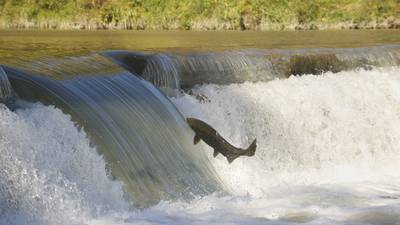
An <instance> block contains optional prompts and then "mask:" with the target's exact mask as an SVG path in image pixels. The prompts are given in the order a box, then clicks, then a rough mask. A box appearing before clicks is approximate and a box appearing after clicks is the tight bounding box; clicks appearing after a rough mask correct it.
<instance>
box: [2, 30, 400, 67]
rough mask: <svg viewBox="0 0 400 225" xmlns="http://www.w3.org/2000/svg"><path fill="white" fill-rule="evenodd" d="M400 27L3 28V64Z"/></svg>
mask: <svg viewBox="0 0 400 225" xmlns="http://www.w3.org/2000/svg"><path fill="white" fill-rule="evenodd" d="M399 36H400V30H343V31H340V30H339V31H271V32H255V31H245V32H237V31H223V32H219V31H215V32H214V31H210V32H196V31H34V30H33V31H24V30H20V31H19V30H16V31H7V30H6V31H5V30H0V59H1V61H2V63H5V62H10V61H13V60H15V59H16V58H20V59H24V60H26V59H37V58H48V57H51V56H66V55H67V56H77V55H86V54H88V53H92V52H99V51H103V50H132V51H151V52H160V51H161V52H169V53H171V52H193V51H207V52H208V51H221V50H240V49H248V48H257V49H304V48H345V47H346V48H347V47H366V46H376V45H387V44H400V38H399Z"/></svg>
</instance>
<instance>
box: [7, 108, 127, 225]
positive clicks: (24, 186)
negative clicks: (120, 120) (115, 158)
mask: <svg viewBox="0 0 400 225" xmlns="http://www.w3.org/2000/svg"><path fill="white" fill-rule="evenodd" d="M0 162H1V163H0V200H1V204H0V215H1V216H0V224H18V225H20V224H29V225H35V224H84V221H87V219H88V218H91V217H94V216H97V215H102V214H104V213H105V212H108V211H110V210H121V209H123V208H126V207H127V203H126V202H125V201H124V200H123V196H122V195H123V192H122V189H121V185H120V183H118V182H114V181H111V180H110V179H109V177H108V176H107V174H106V169H105V163H104V160H103V159H102V157H101V156H99V155H98V154H97V153H96V150H95V149H94V148H93V147H91V146H90V144H89V141H88V138H87V137H86V134H85V133H84V132H83V131H82V130H78V129H77V128H76V127H75V126H74V124H73V122H72V121H71V118H70V117H69V116H67V115H65V114H63V113H62V112H61V111H60V110H58V109H55V108H54V107H51V106H50V107H45V106H43V105H40V104H34V105H31V106H30V107H29V108H28V109H24V110H17V111H16V112H11V111H10V110H8V109H7V108H5V107H4V106H2V107H1V108H0Z"/></svg>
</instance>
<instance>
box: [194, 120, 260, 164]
mask: <svg viewBox="0 0 400 225" xmlns="http://www.w3.org/2000/svg"><path fill="white" fill-rule="evenodd" d="M186 121H187V123H188V124H189V126H190V127H191V128H192V129H193V131H194V132H195V136H194V139H193V143H194V144H197V143H199V141H200V139H201V140H203V141H204V142H205V143H207V144H208V145H209V146H210V147H212V148H213V149H214V157H216V156H217V155H218V154H219V153H221V154H222V155H223V156H225V157H226V159H227V160H228V162H229V163H232V162H233V160H235V159H236V158H238V157H239V156H253V155H254V154H255V152H256V148H257V139H254V141H253V143H251V145H250V146H249V147H248V148H247V149H241V148H236V147H235V146H233V145H231V144H230V143H228V142H227V141H226V140H225V139H224V138H223V137H222V136H221V135H220V134H219V133H218V132H217V131H216V130H215V129H214V128H212V127H211V126H210V125H208V124H207V123H205V122H203V121H201V120H198V119H195V118H187V119H186Z"/></svg>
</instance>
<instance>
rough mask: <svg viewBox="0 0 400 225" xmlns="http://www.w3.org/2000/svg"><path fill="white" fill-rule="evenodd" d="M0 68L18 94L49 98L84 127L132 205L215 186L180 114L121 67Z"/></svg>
mask: <svg viewBox="0 0 400 225" xmlns="http://www.w3.org/2000/svg"><path fill="white" fill-rule="evenodd" d="M5 71H6V73H7V75H8V77H9V79H10V82H11V85H12V86H13V88H14V90H15V92H16V93H17V95H18V96H19V98H21V99H24V100H27V101H41V102H43V103H46V104H54V105H56V106H57V107H60V108H61V109H63V110H64V111H65V112H67V113H69V114H71V115H72V116H73V118H74V119H75V120H76V121H77V122H79V123H80V125H81V126H83V127H84V128H85V130H86V131H87V132H88V133H89V134H90V136H91V138H92V140H93V142H94V143H95V144H96V145H97V146H98V150H99V151H100V153H101V154H103V155H104V157H105V159H106V160H107V163H108V165H109V166H110V169H111V171H112V174H113V175H114V176H115V177H117V178H118V179H121V180H123V181H124V184H125V189H126V190H127V192H128V193H129V194H131V196H132V198H133V202H134V204H135V205H137V206H141V207H144V206H149V205H151V204H155V203H157V202H158V201H160V200H162V199H177V198H179V199H190V198H193V197H194V196H198V195H206V194H209V193H212V192H214V191H215V190H217V187H218V178H217V177H216V176H215V174H214V172H213V168H211V167H210V166H209V162H208V160H207V159H206V158H205V157H204V153H203V152H202V151H201V150H200V149H199V148H196V147H193V144H192V143H191V135H190V134H191V133H190V131H189V127H188V126H187V125H186V123H185V121H184V119H183V117H182V116H181V115H180V114H179V112H178V111H177V110H176V109H175V107H174V106H173V105H172V104H171V103H170V102H169V100H168V99H167V98H166V97H164V95H162V94H161V93H160V92H159V91H158V90H157V89H156V88H154V87H153V86H152V85H151V84H149V83H147V82H146V81H144V80H142V79H140V78H137V77H136V76H134V75H132V74H130V73H127V72H120V73H119V74H112V75H110V76H95V77H86V78H75V79H72V80H65V81H55V80H51V79H48V78H45V77H37V76H33V75H28V74H26V73H23V72H21V71H18V70H15V69H11V68H5Z"/></svg>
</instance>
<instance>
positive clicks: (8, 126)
mask: <svg viewBox="0 0 400 225" xmlns="http://www.w3.org/2000/svg"><path fill="white" fill-rule="evenodd" d="M105 55H106V56H108V57H111V58H112V59H113V60H115V62H117V63H118V65H119V66H122V67H123V68H124V69H126V70H129V71H131V72H132V73H137V74H138V75H139V76H142V77H143V78H145V79H146V80H148V81H150V82H152V83H153V84H155V85H159V87H160V88H171V89H174V88H176V87H179V86H182V87H183V88H184V89H189V90H190V91H188V92H186V93H190V94H186V93H183V92H181V93H180V94H178V95H175V97H171V98H170V99H171V100H172V103H173V104H174V105H173V104H171V102H170V100H169V99H168V98H166V97H165V96H164V95H163V94H162V93H161V92H159V91H158V90H157V89H156V88H155V87H154V86H152V85H151V84H150V83H148V82H146V81H144V80H142V79H139V78H137V77H135V76H133V75H132V74H131V73H127V72H126V71H124V70H121V69H120V68H119V67H118V66H116V65H115V64H112V63H111V62H110V60H108V59H107V58H105V57H103V56H101V55H94V56H89V57H87V58H80V57H76V58H74V57H72V58H69V59H68V60H67V61H68V62H67V63H65V64H64V63H62V62H60V61H57V60H55V61H54V62H50V61H47V62H48V63H43V64H42V63H38V64H31V65H29V66H27V67H25V68H24V69H25V70H28V71H29V70H32V71H36V72H40V73H42V72H43V74H45V75H47V76H52V75H54V77H56V78H60V77H64V78H67V79H66V80H59V81H55V80H53V79H49V78H46V77H37V76H33V75H31V74H30V73H24V72H21V71H20V70H16V69H12V68H9V67H6V68H5V70H4V72H5V73H6V74H7V76H8V79H9V81H10V82H9V83H10V84H11V86H12V87H13V89H14V91H15V93H16V94H17V99H18V98H19V99H25V100H27V101H41V102H43V103H45V104H54V105H56V106H57V107H58V108H59V109H61V110H62V112H61V111H60V110H59V109H57V108H54V107H53V106H43V105H41V104H33V105H32V104H26V103H21V102H20V101H17V104H15V108H14V110H15V111H10V110H9V109H7V108H5V107H3V108H0V118H1V119H0V128H1V129H0V151H1V153H2V154H0V162H1V164H0V169H1V170H0V215H1V216H0V224H2V223H4V224H12V225H14V224H16V225H20V224H24V225H25V224H26V225H28V224H30V225H32V224H34V225H50V224H51V225H53V224H60V225H66V224H68V225H69V224H72V225H76V224H90V225H99V224H101V225H102V224H107V225H110V224H118V225H120V224H174V225H175V224H182V225H187V224H230V225H231V224H245V225H247V224H248V225H250V224H251V225H254V224H263V225H265V224H273V225H277V224H285V225H287V224H298V223H305V224H319V225H322V224H324V225H325V224H363V225H364V224H399V223H400V213H399V212H400V204H399V201H398V200H399V199H400V191H399V190H400V182H398V180H399V175H398V170H399V165H400V156H399V155H400V154H399V148H398V146H399V145H400V138H399V137H400V130H399V127H400V116H399V113H398V112H400V70H399V67H398V65H399V58H400V57H399V52H398V46H384V47H376V48H365V49H340V50H329V49H320V50H294V51H286V50H272V51H270V50H268V51H267V50H265V51H264V50H251V51H243V52H241V53H240V54H237V53H235V52H228V53H226V52H224V53H195V54H156V55H151V54H148V55H147V54H138V53H129V54H128V53H127V52H117V53H116V54H114V55H112V54H111V55H110V54H109V53H108V54H105ZM128 56H129V57H128ZM156 56H157V57H156ZM80 60H83V61H84V62H83V64H84V65H80V64H79V61H80ZM118 60H119V61H118ZM96 61H98V63H99V64H96ZM159 61H162V62H163V63H159ZM150 62H151V63H150ZM55 64H56V65H57V66H54V65H55ZM74 64H77V65H76V67H73V66H71V65H74ZM53 66H54V67H53ZM91 66H92V67H93V69H90V67H91ZM379 66H381V67H382V68H377V67H379ZM392 66H393V67H392ZM29 67H30V68H29ZM33 67H34V69H32V68H33ZM80 67H82V68H80ZM87 67H89V68H87ZM158 67H162V68H163V69H160V68H158ZM58 68H61V69H60V70H58ZM246 68H248V70H247V69H246ZM360 68H361V69H360ZM62 71H71V74H69V75H66V73H63V72H62ZM79 71H84V73H87V71H89V73H88V74H91V75H95V74H101V75H106V76H87V77H83V76H82V77H77V76H76V74H79ZM85 71H86V72H85ZM101 71H103V72H101ZM144 71H146V72H145V73H144ZM160 71H162V72H160ZM310 71H311V72H310ZM324 71H331V72H324ZM290 73H294V74H300V75H301V76H290V77H288V75H289V74H290ZM308 73H313V74H314V73H315V74H320V75H318V76H314V75H310V74H308ZM143 74H145V75H143ZM151 74H153V75H151ZM163 76H164V77H163ZM190 76H194V77H190ZM286 77H288V78H287V79H275V78H286ZM192 78H193V79H194V80H195V82H192V83H191V82H190V81H191V79H192ZM196 79H197V80H196ZM271 79H273V80H272V81H270V80H271ZM5 80H6V79H2V81H5ZM177 81H179V82H178V83H177ZM247 81H257V82H247ZM266 81H268V82H266ZM236 82H237V83H236ZM202 83H204V84H202ZM199 84H202V85H200V86H199ZM3 86H4V85H3ZM6 86H7V85H6ZM8 87H10V86H9V85H8ZM7 93H8V92H7ZM175 94H176V93H175ZM7 95H8V94H7ZM175 106H176V107H177V108H178V110H179V111H180V112H181V113H182V114H183V115H184V116H190V117H196V118H199V119H202V120H204V121H206V122H208V123H209V124H211V125H212V126H213V127H214V128H215V129H216V130H218V131H219V133H221V135H222V136H224V137H225V138H226V139H227V140H228V141H229V142H231V143H232V144H234V145H235V146H239V147H246V146H248V144H249V143H250V142H251V141H252V140H253V138H257V143H258V148H257V151H256V155H255V157H241V158H239V159H237V160H236V161H235V162H234V163H232V164H228V163H227V162H226V159H225V158H223V157H222V156H218V157H217V158H213V157H212V149H210V148H209V147H208V146H207V145H205V144H204V143H202V142H200V144H199V145H193V136H192V135H193V133H192V132H191V131H190V130H189V128H188V127H187V125H186V124H185V122H184V120H183V117H182V116H181V114H180V113H179V112H178V111H177V109H176V108H175ZM64 113H67V114H70V115H71V117H69V116H68V115H66V114H64ZM71 118H72V120H73V121H75V126H78V127H81V128H83V130H81V129H80V128H76V127H75V126H74V123H73V122H71ZM84 131H85V132H87V133H88V136H89V138H88V137H86V134H85V132H84ZM89 140H90V141H89ZM91 142H92V143H94V144H95V147H96V149H95V148H94V146H92V145H91V144H90V143H91ZM31 143H33V144H31ZM96 150H97V151H98V152H100V153H101V154H102V155H103V156H104V159H105V161H103V159H102V158H101V157H100V156H99V155H97V153H96ZM204 154H206V155H204ZM207 157H208V158H207ZM107 171H111V172H112V174H113V175H114V176H115V177H116V178H118V180H120V181H122V182H119V181H118V180H117V181H116V180H111V179H110V177H109V176H108V175H107ZM75 175H76V176H75ZM122 186H124V187H125V190H127V191H128V192H129V193H131V194H132V198H133V204H135V205H136V206H139V207H146V206H149V207H146V209H142V210H140V211H136V210H134V211H130V210H129V203H128V202H127V201H126V199H124V197H123V195H124V192H123V191H122ZM32 187H33V188H32ZM221 190H226V191H227V192H222V193H220V192H219V191H221ZM215 191H216V192H215ZM199 196H201V197H199ZM160 200H161V201H160ZM188 200H189V201H188ZM3 202H7V204H4V203H3ZM157 202H159V203H158V204H156V205H154V204H155V203H157ZM131 209H132V208H131Z"/></svg>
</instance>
